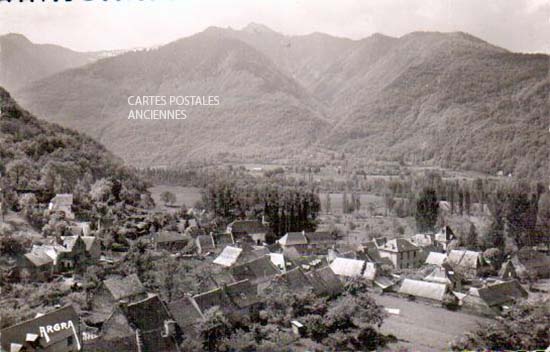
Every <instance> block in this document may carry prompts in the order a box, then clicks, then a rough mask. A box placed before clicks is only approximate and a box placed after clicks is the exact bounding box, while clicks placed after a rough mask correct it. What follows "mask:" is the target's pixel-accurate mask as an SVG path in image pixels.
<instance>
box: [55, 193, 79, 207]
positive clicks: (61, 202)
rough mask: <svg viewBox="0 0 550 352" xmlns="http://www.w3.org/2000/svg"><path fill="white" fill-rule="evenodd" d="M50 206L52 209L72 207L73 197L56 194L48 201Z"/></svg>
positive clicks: (65, 194)
mask: <svg viewBox="0 0 550 352" xmlns="http://www.w3.org/2000/svg"><path fill="white" fill-rule="evenodd" d="M50 204H52V205H53V206H54V207H60V206H71V205H73V195H72V194H70V193H64V194H57V195H56V196H55V197H53V198H52V199H51V200H50Z"/></svg>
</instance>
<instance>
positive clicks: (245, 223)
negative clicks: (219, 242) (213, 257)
mask: <svg viewBox="0 0 550 352" xmlns="http://www.w3.org/2000/svg"><path fill="white" fill-rule="evenodd" d="M226 233H230V234H231V235H232V236H233V238H234V239H235V240H236V241H243V242H246V241H248V240H250V241H252V242H253V243H255V244H257V245H261V244H263V243H265V242H267V240H268V237H269V234H270V229H269V226H268V225H267V224H266V223H265V222H263V221H258V220H235V221H233V222H232V223H230V224H229V225H227V229H226Z"/></svg>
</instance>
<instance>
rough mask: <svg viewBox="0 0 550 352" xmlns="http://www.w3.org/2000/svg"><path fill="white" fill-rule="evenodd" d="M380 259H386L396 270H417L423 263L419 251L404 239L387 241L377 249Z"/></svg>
mask: <svg viewBox="0 0 550 352" xmlns="http://www.w3.org/2000/svg"><path fill="white" fill-rule="evenodd" d="M378 252H379V253H380V257H382V258H388V259H389V260H390V261H391V262H392V264H393V266H394V267H395V268H396V269H408V268H417V267H419V266H420V265H421V263H422V262H423V259H422V257H421V256H420V249H419V248H418V247H417V246H415V245H414V244H412V243H411V242H410V241H408V240H406V239H404V238H396V239H393V240H389V241H387V242H386V243H384V244H383V245H382V246H380V247H378Z"/></svg>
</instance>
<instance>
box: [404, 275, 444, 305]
mask: <svg viewBox="0 0 550 352" xmlns="http://www.w3.org/2000/svg"><path fill="white" fill-rule="evenodd" d="M446 291H447V286H446V285H444V284H440V283H434V282H426V281H419V280H412V279H405V280H403V283H402V284H401V287H400V288H399V291H398V292H399V293H401V294H404V295H410V296H416V297H421V298H428V299H433V300H436V301H443V297H444V296H445V293H446Z"/></svg>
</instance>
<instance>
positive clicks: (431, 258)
mask: <svg viewBox="0 0 550 352" xmlns="http://www.w3.org/2000/svg"><path fill="white" fill-rule="evenodd" d="M445 259H447V254H445V253H438V252H430V254H428V257H427V258H426V261H425V264H429V265H437V266H442V265H443V263H444V262H445Z"/></svg>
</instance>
